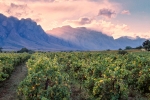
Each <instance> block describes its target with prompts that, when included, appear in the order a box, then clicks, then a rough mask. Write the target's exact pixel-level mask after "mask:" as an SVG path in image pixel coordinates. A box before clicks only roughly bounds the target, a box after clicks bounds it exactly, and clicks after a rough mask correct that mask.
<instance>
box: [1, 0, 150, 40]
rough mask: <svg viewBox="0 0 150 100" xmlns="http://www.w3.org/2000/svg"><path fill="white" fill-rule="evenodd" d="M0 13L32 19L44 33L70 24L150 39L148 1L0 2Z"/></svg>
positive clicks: (48, 0) (116, 36)
mask: <svg viewBox="0 0 150 100" xmlns="http://www.w3.org/2000/svg"><path fill="white" fill-rule="evenodd" d="M0 13H2V14H4V15H6V16H14V17H17V18H18V19H21V18H31V19H33V20H34V21H36V22H37V23H38V24H40V25H41V26H42V28H43V29H44V30H45V31H47V30H51V29H53V28H56V27H61V26H65V25H70V26H72V27H74V28H76V27H87V28H89V29H93V30H97V31H100V32H103V33H104V34H107V35H109V36H113V37H114V38H119V37H121V36H131V37H136V36H140V37H143V38H150V0H0Z"/></svg>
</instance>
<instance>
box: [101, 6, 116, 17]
mask: <svg viewBox="0 0 150 100" xmlns="http://www.w3.org/2000/svg"><path fill="white" fill-rule="evenodd" d="M114 15H116V12H115V11H112V10H111V9H106V8H103V9H100V10H99V13H98V16H104V17H106V18H112V17H113V16H114Z"/></svg>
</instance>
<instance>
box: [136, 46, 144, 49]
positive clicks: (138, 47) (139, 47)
mask: <svg viewBox="0 0 150 100" xmlns="http://www.w3.org/2000/svg"><path fill="white" fill-rule="evenodd" d="M142 48H143V47H142V46H137V47H135V49H142Z"/></svg>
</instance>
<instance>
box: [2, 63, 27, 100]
mask: <svg viewBox="0 0 150 100" xmlns="http://www.w3.org/2000/svg"><path fill="white" fill-rule="evenodd" d="M26 75H27V67H26V65H25V64H21V65H20V66H17V67H16V68H15V69H14V71H13V72H12V74H11V77H10V78H9V79H8V80H6V81H4V82H3V83H0V100H17V93H16V90H17V87H18V85H19V83H20V82H21V81H22V80H23V79H24V78H25V77H26Z"/></svg>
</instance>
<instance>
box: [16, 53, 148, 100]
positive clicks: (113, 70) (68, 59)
mask: <svg viewBox="0 0 150 100" xmlns="http://www.w3.org/2000/svg"><path fill="white" fill-rule="evenodd" d="M120 51H122V50H120ZM149 61H150V54H149V52H146V53H127V54H125V55H124V56H122V55H120V54H115V53H114V54H108V53H99V52H71V53H67V52H58V53H36V54H33V55H32V57H31V58H30V60H28V62H27V65H28V75H27V77H26V78H25V79H24V80H23V81H22V82H21V83H20V85H19V87H18V95H19V97H20V99H21V100H71V99H72V98H73V96H74V95H75V96H78V95H80V96H79V98H78V99H79V100H82V99H84V100H128V99H129V97H130V96H132V98H133V99H137V100H143V99H142V96H145V95H146V96H147V99H150V97H148V95H150V88H149V87H150V62H149ZM46 83H48V84H46ZM74 86H79V87H80V88H79V89H78V90H77V88H74ZM133 92H134V93H135V94H134V95H133ZM82 93H85V94H84V95H83V94H82ZM131 94H132V95H131Z"/></svg>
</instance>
